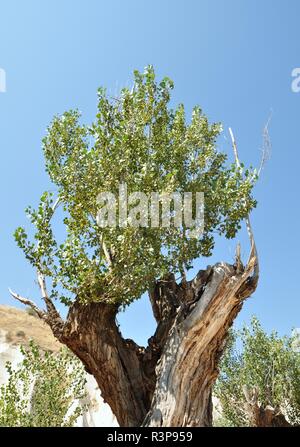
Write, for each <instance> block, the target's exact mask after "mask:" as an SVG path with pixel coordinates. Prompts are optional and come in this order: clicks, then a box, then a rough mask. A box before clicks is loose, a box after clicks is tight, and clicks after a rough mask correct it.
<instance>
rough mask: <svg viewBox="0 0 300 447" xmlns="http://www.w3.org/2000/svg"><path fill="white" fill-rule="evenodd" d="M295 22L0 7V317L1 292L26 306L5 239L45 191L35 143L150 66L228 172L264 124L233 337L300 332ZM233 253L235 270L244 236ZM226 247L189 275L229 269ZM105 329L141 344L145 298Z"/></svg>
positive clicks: (26, 292)
mask: <svg viewBox="0 0 300 447" xmlns="http://www.w3.org/2000/svg"><path fill="white" fill-rule="evenodd" d="M299 17H300V2H299V1H298V0H288V1H284V0H281V1H279V0H185V1H179V0H177V1H176V0H152V1H151V2H148V1H145V0H127V1H122V0H110V1H104V0H86V1H83V0H81V1H79V0H43V1H42V2H41V1H39V0H26V1H20V0H10V1H9V2H8V1H4V0H0V69H2V72H3V70H4V71H5V73H6V92H5V93H0V150H1V165H0V182H1V189H0V194H1V222H0V304H7V305H18V304H17V303H16V302H14V301H13V300H12V299H11V298H10V296H9V293H8V287H11V288H13V289H14V290H16V291H18V292H19V293H20V294H22V295H23V296H27V297H30V298H31V299H34V300H36V301H37V302H39V303H40V301H39V291H38V289H37V287H36V284H35V278H34V273H33V271H32V269H31V267H30V266H29V265H28V264H27V262H26V260H25V259H24V257H23V254H22V252H21V251H20V250H19V249H18V248H17V247H16V244H15V242H14V239H13V236H12V234H13V232H14V229H15V228H16V227H18V226H19V225H23V224H24V223H26V217H25V214H24V209H25V208H26V207H27V206H28V205H29V204H33V205H35V204H36V203H37V201H38V199H39V197H40V195H41V194H42V192H43V191H44V190H46V189H49V188H51V186H50V184H49V180H48V178H47V175H46V173H45V170H44V165H43V155H42V150H41V139H42V138H43V136H44V135H45V129H46V127H47V126H48V124H49V123H50V121H51V119H52V117H53V116H54V115H55V114H58V113H63V112H64V111H65V110H68V109H71V108H78V109H79V110H80V111H81V112H82V119H83V121H84V122H86V123H89V122H91V121H92V120H93V118H94V116H95V112H96V103H97V95H96V92H97V88H98V87H99V86H105V87H107V90H108V93H110V94H112V95H115V94H117V93H118V92H119V90H120V88H121V87H122V86H130V85H131V83H132V72H133V70H134V69H138V70H143V69H144V67H145V66H146V65H148V64H153V65H154V68H155V70H156V73H157V76H158V78H161V77H163V76H169V77H170V78H172V79H173V81H174V83H175V89H174V91H173V102H174V103H175V104H176V103H184V104H185V106H186V109H187V111H188V112H190V111H191V109H192V107H193V106H194V105H195V104H199V105H200V107H201V108H202V109H203V111H204V113H206V114H207V115H208V117H209V119H210V120H211V121H218V122H222V124H223V128H224V132H223V134H222V135H221V136H220V138H219V140H218V146H219V149H220V150H223V151H225V152H227V153H228V155H229V158H230V157H232V154H231V147H230V144H229V135H228V127H229V126H230V127H232V128H233V130H234V133H235V136H236V139H237V143H238V147H239V152H240V158H241V159H242V161H243V162H244V163H245V164H248V165H253V166H258V165H259V161H260V156H261V147H262V130H263V127H264V125H265V124H266V122H267V120H268V118H269V116H270V114H272V119H271V123H270V129H269V131H270V137H271V141H272V154H271V158H270V160H269V161H268V163H267V165H266V166H265V169H264V171H263V174H262V176H261V178H260V180H259V181H258V183H257V185H256V187H255V197H256V199H257V200H258V206H257V209H256V210H255V211H254V212H253V213H252V216H251V220H252V224H253V228H254V232H255V238H256V243H257V247H258V251H259V258H260V266H261V277H260V281H259V286H258V289H257V291H256V292H255V294H254V295H253V296H252V297H251V298H249V299H248V300H247V302H246V303H245V305H244V307H243V309H242V311H241V313H240V315H239V317H238V319H237V321H236V325H237V327H240V326H241V325H242V324H243V323H249V321H250V319H251V316H252V315H254V314H255V315H256V316H258V318H259V319H260V320H261V322H262V324H263V327H264V328H265V329H266V330H267V331H270V330H271V329H276V330H277V331H278V332H279V333H280V334H285V333H290V332H291V329H292V328H293V327H300V303H299V298H300V296H299V284H300V282H299V276H298V275H300V272H299V253H300V246H299V229H298V225H299V217H300V212H299V198H298V193H299V177H300V147H299V146H300V93H295V92H293V91H292V88H291V84H292V80H293V78H292V70H293V69H294V68H297V67H300V37H299ZM0 75H1V70H0ZM237 240H239V241H240V242H241V245H242V254H243V257H244V259H245V260H246V259H247V256H248V252H249V241H248V238H247V235H246V232H245V230H242V231H241V233H240V234H239V235H238V237H237ZM237 240H224V239H221V240H218V241H217V244H216V249H215V252H214V255H213V256H212V257H211V258H209V259H199V260H197V261H196V262H195V267H194V270H193V272H192V273H195V272H196V271H197V270H198V269H199V268H205V267H206V265H208V264H213V263H215V262H218V261H227V262H232V261H233V258H234V252H235V245H236V242H237ZM118 320H119V322H120V324H121V329H122V332H123V334H124V336H126V337H132V338H134V339H135V340H136V341H137V342H138V343H141V344H144V343H146V341H147V338H149V337H150V336H151V334H152V332H153V331H154V329H155V324H154V321H153V318H152V314H151V309H150V306H149V303H148V301H147V299H146V298H145V297H143V298H142V299H141V300H138V301H136V302H135V303H134V304H133V305H131V306H130V307H129V308H128V309H127V311H126V312H125V313H122V314H121V315H119V316H118Z"/></svg>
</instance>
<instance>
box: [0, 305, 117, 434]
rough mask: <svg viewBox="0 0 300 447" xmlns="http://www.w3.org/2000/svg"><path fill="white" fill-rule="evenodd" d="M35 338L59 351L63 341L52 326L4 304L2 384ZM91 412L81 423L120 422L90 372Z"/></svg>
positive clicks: (0, 308)
mask: <svg viewBox="0 0 300 447" xmlns="http://www.w3.org/2000/svg"><path fill="white" fill-rule="evenodd" d="M30 340H34V341H35V342H36V343H37V344H38V345H39V346H40V347H41V348H42V349H44V350H47V351H51V352H57V351H59V349H60V348H61V344H60V343H59V342H58V341H57V340H56V339H55V338H54V337H53V335H52V333H51V331H50V329H49V327H48V326H47V325H46V324H44V323H43V322H42V321H41V320H40V319H39V318H37V317H36V316H34V315H31V314H30V313H28V312H26V311H23V310H20V309H16V308H14V307H8V306H2V305H0V385H1V384H3V383H5V381H6V380H7V372H6V368H5V364H6V362H7V361H10V362H11V363H12V365H13V367H15V366H17V364H18V363H19V362H20V361H21V360H22V354H21V352H20V349H19V347H20V345H23V346H28V344H29V341H30ZM86 379H87V384H86V391H87V402H84V403H82V404H85V403H87V405H88V411H87V412H86V413H84V415H83V416H82V417H81V418H79V419H78V423H77V425H78V426H85V427H86V426H88V427H114V426H117V425H118V424H117V421H116V419H115V417H114V415H113V414H112V412H111V410H110V407H109V406H108V405H107V404H105V403H104V402H103V400H102V398H101V394H100V391H99V388H98V386H97V383H96V382H95V380H94V378H93V377H92V376H90V375H87V377H86Z"/></svg>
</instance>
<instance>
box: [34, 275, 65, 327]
mask: <svg viewBox="0 0 300 447" xmlns="http://www.w3.org/2000/svg"><path fill="white" fill-rule="evenodd" d="M37 278H38V284H39V287H40V289H41V293H42V298H43V300H44V302H45V304H46V308H47V313H48V317H49V318H50V320H53V319H56V318H59V319H61V317H60V315H59V312H58V311H57V309H56V307H55V306H54V304H53V301H52V300H51V298H50V297H49V295H48V292H47V287H46V281H45V277H44V275H43V274H42V273H41V272H37Z"/></svg>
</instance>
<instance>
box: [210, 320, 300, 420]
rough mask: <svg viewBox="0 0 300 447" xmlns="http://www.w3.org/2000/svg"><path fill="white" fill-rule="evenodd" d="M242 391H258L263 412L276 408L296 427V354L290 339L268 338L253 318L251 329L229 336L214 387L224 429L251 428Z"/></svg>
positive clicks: (299, 376)
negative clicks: (230, 426) (232, 427)
mask: <svg viewBox="0 0 300 447" xmlns="http://www.w3.org/2000/svg"><path fill="white" fill-rule="evenodd" d="M244 387H247V389H250V390H251V389H254V388H256V389H257V390H258V402H259V404H260V405H262V406H263V408H265V407H266V406H267V405H270V406H271V407H273V408H278V409H280V410H281V411H282V412H283V413H284V414H285V415H286V416H287V417H288V419H289V421H290V423H292V424H300V354H299V351H297V350H296V349H295V339H294V337H293V336H291V337H279V336H278V334H277V333H276V332H272V333H271V334H270V335H268V334H266V333H265V332H264V330H263V329H262V327H261V325H260V323H259V321H258V320H257V319H256V318H253V319H252V324H251V328H248V327H246V326H245V327H244V328H243V329H242V330H241V331H239V332H233V333H232V334H231V338H230V339H229V343H228V347H227V350H226V352H225V354H224V356H223V358H222V361H221V364H220V375H219V377H218V380H217V383H216V386H215V394H216V396H217V397H218V398H219V400H220V403H221V406H222V414H223V417H224V419H225V420H226V423H227V424H228V425H233V426H247V425H251V421H250V420H249V414H248V413H247V411H246V410H245V408H246V406H245V404H246V399H245V395H244V392H243V388H244Z"/></svg>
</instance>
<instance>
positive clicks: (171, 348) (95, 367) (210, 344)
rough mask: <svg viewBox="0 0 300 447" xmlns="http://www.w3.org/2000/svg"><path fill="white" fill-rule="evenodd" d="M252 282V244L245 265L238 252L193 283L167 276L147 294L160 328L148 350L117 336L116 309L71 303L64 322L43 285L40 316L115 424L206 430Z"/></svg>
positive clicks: (254, 271) (255, 265)
mask: <svg viewBox="0 0 300 447" xmlns="http://www.w3.org/2000/svg"><path fill="white" fill-rule="evenodd" d="M257 280H258V263H257V256H256V249H255V244H254V243H252V249H251V254H250V258H249V261H248V263H247V265H246V267H244V266H243V265H242V263H241V260H240V255H239V251H238V253H237V260H236V263H235V265H229V264H226V263H219V264H216V265H215V266H213V267H210V266H209V267H208V268H207V269H206V270H200V271H199V273H198V274H197V275H196V277H195V278H194V279H193V280H192V281H186V280H184V281H183V282H182V283H180V284H177V283H176V281H175V278H174V276H173V275H171V274H170V275H169V276H168V277H165V278H163V279H161V280H159V281H157V282H156V283H155V284H153V287H152V288H151V290H150V291H149V297H150V302H151V305H152V309H153V314H154V317H155V318H156V321H157V329H156V331H155V334H154V335H153V337H151V338H150V339H149V340H148V346H147V347H146V348H144V347H141V346H138V345H137V344H136V343H135V342H134V341H132V340H129V339H124V338H123V337H122V335H121V333H120V331H119V328H118V325H117V324H116V315H117V312H118V307H117V306H114V305H111V304H105V303H101V302H98V303H90V304H85V305H84V304H81V303H79V302H78V301H75V302H74V304H73V305H72V306H71V307H70V310H69V313H68V316H67V319H66V321H63V320H62V319H61V317H60V316H59V314H58V312H57V310H56V309H55V306H54V304H53V303H52V302H51V300H49V297H48V295H47V291H46V287H45V284H44V282H43V281H41V286H42V287H41V289H42V290H43V296H44V301H45V304H46V308H47V312H45V311H41V310H39V309H38V311H39V316H40V318H42V319H43V320H44V321H45V322H46V323H47V324H49V326H50V327H51V329H52V332H53V334H54V335H55V337H56V338H57V339H58V340H59V341H60V342H62V343H63V344H65V345H66V346H68V347H69V348H70V349H71V351H72V352H73V353H74V354H75V355H76V356H77V357H78V358H79V359H80V360H81V361H82V362H83V364H84V365H85V368H86V370H87V371H88V372H89V373H90V374H92V375H93V376H94V377H95V379H96V381H97V383H98V385H99V388H100V390H101V393H102V397H103V399H104V401H105V402H107V403H108V404H109V405H110V407H111V409H112V411H113V413H114V414H115V416H116V418H117V420H118V423H119V425H120V426H141V425H143V426H152V427H153V426H155V427H166V426H169V427H171V426H185V427H193V426H210V425H211V424H212V401H211V393H212V385H213V383H214V381H215V379H216V377H217V374H218V360H219V358H220V355H221V353H222V351H223V349H224V346H225V341H226V337H227V334H228V329H229V328H230V326H231V325H232V323H233V320H234V319H235V317H236V315H237V314H238V312H239V311H240V309H241V307H242V305H243V302H244V300H245V299H246V298H247V297H249V296H250V295H251V294H252V293H253V292H254V290H255V289H256V285H257ZM12 294H13V296H14V297H15V298H16V299H18V300H19V301H21V302H23V303H26V304H28V303H30V302H29V300H27V299H25V298H22V297H20V296H19V295H17V294H14V293H13V292H12ZM29 305H30V304H29ZM33 305H34V304H33ZM34 306H35V305H34ZM35 307H36V306H35Z"/></svg>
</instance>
